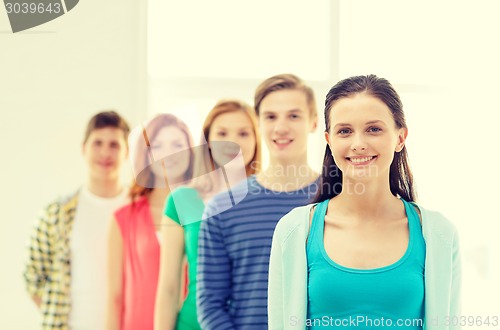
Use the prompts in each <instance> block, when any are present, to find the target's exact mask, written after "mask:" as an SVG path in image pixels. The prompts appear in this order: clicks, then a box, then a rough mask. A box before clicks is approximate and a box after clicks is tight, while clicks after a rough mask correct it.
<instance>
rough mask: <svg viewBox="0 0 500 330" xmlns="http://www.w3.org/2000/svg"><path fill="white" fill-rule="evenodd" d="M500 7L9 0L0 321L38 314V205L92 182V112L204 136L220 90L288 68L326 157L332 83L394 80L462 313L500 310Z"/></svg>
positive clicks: (2, 73) (257, 0)
mask: <svg viewBox="0 0 500 330" xmlns="http://www.w3.org/2000/svg"><path fill="white" fill-rule="evenodd" d="M499 12H500V3H499V2H498V1H496V0H479V1H474V2H473V1H462V0H454V1H451V0H442V1H439V2H437V1H430V0H421V1H418V2H416V1H401V0H378V1H370V0H315V1H305V0H286V1H284V0H271V1H269V0H267V1H264V0H253V1H240V0H236V1H235V0H212V1H206V0H205V1H202V0H186V1H173V0H149V1H119V0H108V1H97V0H82V1H80V2H79V3H78V5H77V6H76V7H75V8H74V9H73V10H71V11H70V12H68V13H67V14H65V15H63V16H61V17H59V18H57V19H55V20H54V21H51V22H48V23H46V24H43V25H40V26H38V27H34V28H32V29H29V30H26V31H24V32H19V33H15V34H14V33H12V31H11V29H10V25H9V20H8V17H7V14H6V11H5V10H4V7H2V8H0V111H1V114H0V123H1V124H2V129H1V130H0V143H1V151H0V152H1V172H0V180H1V181H0V182H1V185H2V186H1V187H2V189H1V192H0V193H1V198H0V200H1V203H2V210H3V211H4V212H5V213H4V214H3V216H2V217H1V218H0V221H1V227H0V228H1V229H0V253H1V260H2V264H1V271H0V329H36V328H39V326H38V325H39V321H40V316H39V315H38V312H37V310H36V308H35V306H34V304H33V303H32V302H31V301H30V299H29V297H28V295H27V293H26V292H25V290H24V284H23V280H22V272H23V265H24V261H25V259H26V257H27V250H26V244H27V240H28V236H29V234H30V230H31V228H32V225H33V223H34V221H35V219H36V217H37V214H38V211H39V210H40V209H41V208H42V207H43V206H44V205H46V204H47V203H48V202H49V201H52V200H53V199H54V198H56V197H57V196H60V195H62V194H65V193H68V192H71V191H73V190H75V189H76V188H77V187H78V186H79V185H81V183H82V182H83V181H84V180H85V178H86V174H85V167H84V163H83V159H82V156H81V143H82V138H83V133H84V127H85V125H86V123H87V121H88V119H89V118H90V117H91V116H92V115H93V114H95V113H96V112H98V111H101V110H103V109H116V110H117V111H119V112H120V113H121V114H123V115H124V116H125V118H126V119H127V120H128V121H129V123H130V124H131V126H132V127H135V126H137V125H139V124H140V123H142V122H143V121H145V120H146V119H148V118H150V117H151V116H152V115H154V114H156V113H159V112H171V113H174V114H176V115H178V116H179V117H181V118H182V119H183V120H184V121H185V122H186V123H187V124H188V126H189V127H190V129H191V131H192V133H193V135H194V137H195V140H196V141H198V140H199V136H200V134H199V130H200V127H201V124H202V122H203V119H204V116H205V114H206V113H207V112H208V111H209V110H210V109H211V107H212V106H213V105H214V104H215V102H216V101H217V100H218V99H221V98H229V97H234V98H240V99H243V100H246V101H247V102H249V103H252V102H253V93H254V90H255V88H256V86H257V85H258V84H259V82H260V81H261V80H263V79H265V78H267V77H268V76H271V75H274V74H278V73H284V72H291V73H295V74H297V75H299V76H300V77H302V78H303V79H304V80H306V82H308V83H309V84H310V85H311V86H312V87H313V88H314V90H315V93H316V97H317V104H318V109H319V113H320V118H319V127H318V130H317V131H316V133H315V134H314V135H312V136H311V139H310V148H309V152H310V162H311V165H312V166H313V167H315V168H316V169H318V170H319V169H320V166H321V159H322V156H323V151H324V142H323V141H324V140H323V133H322V132H323V129H324V122H323V121H324V119H323V116H322V112H323V103H324V97H325V95H326V93H327V91H328V89H329V88H330V87H331V86H332V85H333V84H335V83H336V82H337V81H338V80H340V79H342V78H346V77H348V76H351V75H357V74H369V73H374V74H377V75H378V76H381V77H385V78H387V79H389V81H391V82H392V83H393V85H394V86H395V88H396V90H397V91H398V92H399V93H400V96H401V98H402V100H403V104H404V107H405V111H406V116H407V124H408V126H409V137H408V140H407V148H408V150H409V154H410V161H411V165H412V167H413V171H414V176H415V179H416V183H417V188H418V193H419V202H420V203H421V204H422V205H424V206H425V207H427V208H430V209H436V210H439V211H441V212H442V213H444V214H445V215H446V216H447V217H448V218H449V219H451V220H452V221H453V222H454V223H455V224H456V226H457V227H458V229H459V233H460V238H461V245H462V256H463V314H464V315H465V316H481V317H482V318H483V319H484V318H486V316H490V317H491V316H493V315H497V316H499V317H500V309H498V306H500V297H499V296H498V292H500V290H499V289H500V285H499V283H498V280H496V281H495V280H494V278H497V279H498V278H500V267H499V263H498V260H499V259H500V258H499V255H500V243H499V239H498V232H497V230H499V229H500V224H499V221H500V216H499V213H498V212H497V209H496V203H497V197H498V196H499V195H500V194H499V193H498V189H499V187H500V179H499V177H500V175H499V173H498V162H499V161H500V156H499V143H500V128H499V127H500V123H499V122H497V120H498V119H496V118H498V116H497V114H498V112H499V110H500V103H499V101H498V92H499V89H500V82H499V79H498V77H499V76H500V64H499V59H500V50H499V47H498V46H497V45H498V31H500V21H499V20H498V13H499ZM495 40H497V41H495ZM497 133H499V134H497ZM264 155H265V151H264ZM266 161H267V157H264V162H266ZM123 180H124V182H126V183H130V182H131V180H132V176H131V171H130V166H129V165H128V168H126V169H125V170H124V173H123ZM465 328H466V329H467V328H470V329H474V328H479V327H477V326H476V327H474V326H471V327H465Z"/></svg>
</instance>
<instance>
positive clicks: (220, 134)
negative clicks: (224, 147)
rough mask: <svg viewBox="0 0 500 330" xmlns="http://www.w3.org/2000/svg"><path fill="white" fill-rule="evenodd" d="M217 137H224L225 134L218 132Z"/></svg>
mask: <svg viewBox="0 0 500 330" xmlns="http://www.w3.org/2000/svg"><path fill="white" fill-rule="evenodd" d="M217 136H226V132H218V133H217Z"/></svg>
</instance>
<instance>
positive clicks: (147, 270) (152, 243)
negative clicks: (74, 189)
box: [115, 197, 160, 330]
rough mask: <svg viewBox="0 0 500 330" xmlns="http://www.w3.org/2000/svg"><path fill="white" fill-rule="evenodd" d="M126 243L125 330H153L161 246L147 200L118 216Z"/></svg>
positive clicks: (138, 202)
mask: <svg viewBox="0 0 500 330" xmlns="http://www.w3.org/2000/svg"><path fill="white" fill-rule="evenodd" d="M115 217H116V221H117V222H118V226H119V228H120V231H121V234H122V239H123V310H122V315H121V322H120V324H121V329H122V330H137V329H141V330H153V323H154V305H155V297H156V286H157V283H158V273H159V268H160V267H159V264H160V244H159V242H158V238H157V236H156V229H155V226H154V223H153V217H152V216H151V211H150V208H149V202H148V200H147V198H145V197H141V198H140V199H138V200H137V201H136V202H135V203H133V204H128V205H126V206H124V207H122V208H121V209H119V210H118V211H116V213H115Z"/></svg>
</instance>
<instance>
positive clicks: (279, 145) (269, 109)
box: [259, 89, 316, 165]
mask: <svg viewBox="0 0 500 330" xmlns="http://www.w3.org/2000/svg"><path fill="white" fill-rule="evenodd" d="M259 120H260V127H261V129H262V134H263V137H264V140H265V142H266V145H267V148H268V149H269V154H270V157H269V158H270V161H271V162H278V163H281V164H287V165H288V164H292V163H293V162H294V160H295V159H299V158H301V157H307V138H308V134H309V133H311V132H313V131H314V129H315V128H316V118H315V117H313V116H311V110H310V109H309V106H308V101H307V97H306V95H305V94H304V92H302V91H300V90H293V89H286V90H278V91H275V92H272V93H270V94H268V95H267V96H266V97H265V98H264V99H263V100H262V102H261V104H260V114H259Z"/></svg>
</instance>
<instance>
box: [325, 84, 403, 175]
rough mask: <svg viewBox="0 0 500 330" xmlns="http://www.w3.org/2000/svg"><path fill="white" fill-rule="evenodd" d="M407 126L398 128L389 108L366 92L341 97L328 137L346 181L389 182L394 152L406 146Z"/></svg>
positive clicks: (336, 103)
mask: <svg viewBox="0 0 500 330" xmlns="http://www.w3.org/2000/svg"><path fill="white" fill-rule="evenodd" d="M406 136H407V130H406V129H405V128H397V127H396V123H395V121H394V117H393V115H392V113H391V111H390V109H389V107H388V106H387V105H386V104H385V103H384V102H382V101H381V100H380V99H378V98H376V97H373V96H371V95H369V94H367V93H358V94H354V95H352V96H350V97H344V98H341V99H339V100H337V101H335V103H333V105H332V108H331V111H330V131H329V132H325V138H326V140H327V143H328V144H329V146H330V149H331V151H332V155H333V158H334V160H335V163H336V164H337V166H338V167H339V169H340V170H341V171H342V174H343V177H344V180H345V179H351V180H361V179H367V178H374V177H376V178H379V179H381V180H386V182H388V181H389V170H390V166H391V163H392V161H393V159H394V152H399V151H401V150H402V148H403V146H404V142H405V139H406Z"/></svg>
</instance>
